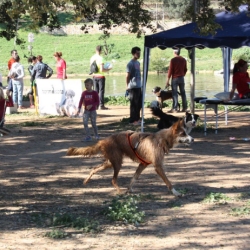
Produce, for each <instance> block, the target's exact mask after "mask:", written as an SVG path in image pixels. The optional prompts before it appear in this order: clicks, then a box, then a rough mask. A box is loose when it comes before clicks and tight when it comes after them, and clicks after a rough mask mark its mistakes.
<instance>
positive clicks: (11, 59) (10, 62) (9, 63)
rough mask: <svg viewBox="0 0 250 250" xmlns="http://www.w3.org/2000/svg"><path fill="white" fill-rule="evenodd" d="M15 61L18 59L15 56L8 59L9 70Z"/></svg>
mask: <svg viewBox="0 0 250 250" xmlns="http://www.w3.org/2000/svg"><path fill="white" fill-rule="evenodd" d="M14 62H16V60H15V59H14V58H12V57H11V58H10V60H9V61H8V68H9V70H10V69H11V66H12V64H13V63H14Z"/></svg>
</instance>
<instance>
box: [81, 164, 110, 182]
mask: <svg viewBox="0 0 250 250" xmlns="http://www.w3.org/2000/svg"><path fill="white" fill-rule="evenodd" d="M112 167H113V165H112V164H111V163H110V162H109V161H105V162H104V163H102V164H100V165H98V166H96V167H94V169H93V170H92V171H91V172H90V174H89V176H88V177H87V178H86V179H85V180H84V182H83V183H84V184H87V183H88V182H89V180H90V179H91V177H92V175H94V174H96V173H97V172H99V171H101V170H104V169H107V168H112Z"/></svg>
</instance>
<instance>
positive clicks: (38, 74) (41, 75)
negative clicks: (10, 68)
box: [32, 55, 53, 79]
mask: <svg viewBox="0 0 250 250" xmlns="http://www.w3.org/2000/svg"><path fill="white" fill-rule="evenodd" d="M36 59H37V63H36V64H35V66H34V68H33V73H32V77H33V79H48V78H50V77H51V76H52V74H53V70H52V69H51V68H50V67H49V66H48V65H47V64H46V63H43V57H42V56H40V55H39V56H37V58H36ZM47 72H49V74H48V75H47Z"/></svg>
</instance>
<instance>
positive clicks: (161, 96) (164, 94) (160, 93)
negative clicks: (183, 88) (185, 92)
mask: <svg viewBox="0 0 250 250" xmlns="http://www.w3.org/2000/svg"><path fill="white" fill-rule="evenodd" d="M152 92H153V93H154V94H155V96H156V100H157V101H158V102H159V108H160V109H162V107H163V102H164V101H166V100H169V99H172V100H173V93H172V90H162V89H161V88H160V87H155V88H153V90H152ZM177 93H178V95H180V93H179V92H177ZM178 110H180V103H178Z"/></svg>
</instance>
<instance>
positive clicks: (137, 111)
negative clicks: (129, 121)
mask: <svg viewBox="0 0 250 250" xmlns="http://www.w3.org/2000/svg"><path fill="white" fill-rule="evenodd" d="M134 99H135V101H136V105H135V107H134V108H135V109H134V110H135V120H136V121H138V120H140V113H141V107H142V91H141V88H136V89H134Z"/></svg>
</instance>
